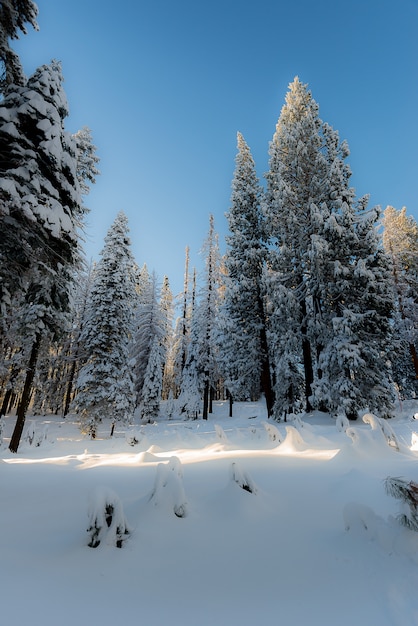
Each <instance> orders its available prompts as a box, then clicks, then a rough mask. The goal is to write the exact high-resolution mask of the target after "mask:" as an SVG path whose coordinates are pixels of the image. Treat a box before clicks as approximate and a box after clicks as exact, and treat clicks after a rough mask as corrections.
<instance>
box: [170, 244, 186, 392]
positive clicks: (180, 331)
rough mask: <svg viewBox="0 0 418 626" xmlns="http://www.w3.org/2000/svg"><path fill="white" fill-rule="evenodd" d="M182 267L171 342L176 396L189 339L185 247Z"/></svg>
mask: <svg viewBox="0 0 418 626" xmlns="http://www.w3.org/2000/svg"><path fill="white" fill-rule="evenodd" d="M185 257H186V258H185V268H184V286H183V292H182V294H181V315H180V316H179V317H178V318H177V320H176V324H175V328H174V336H173V344H172V366H173V377H172V378H173V395H174V397H178V394H179V392H180V386H181V378H182V373H183V369H184V367H185V365H186V361H187V352H188V344H189V340H190V306H189V298H190V293H189V262H190V250H189V247H188V246H187V247H186V255H185Z"/></svg>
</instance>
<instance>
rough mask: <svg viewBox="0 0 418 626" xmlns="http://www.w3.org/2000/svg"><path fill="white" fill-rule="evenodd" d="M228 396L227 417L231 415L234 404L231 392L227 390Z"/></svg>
mask: <svg viewBox="0 0 418 626" xmlns="http://www.w3.org/2000/svg"><path fill="white" fill-rule="evenodd" d="M228 396H229V417H232V406H233V404H234V400H233V398H232V393H230V392H228Z"/></svg>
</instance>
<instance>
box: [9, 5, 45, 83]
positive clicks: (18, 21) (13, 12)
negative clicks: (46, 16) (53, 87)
mask: <svg viewBox="0 0 418 626" xmlns="http://www.w3.org/2000/svg"><path fill="white" fill-rule="evenodd" d="M37 15H38V7H37V6H36V4H35V2H32V0H2V2H1V3H0V91H3V92H4V91H5V89H6V88H7V86H8V85H11V84H14V85H23V84H24V83H25V77H24V73H23V69H22V65H21V63H20V59H19V56H18V55H17V54H16V52H14V51H13V50H12V49H11V47H10V40H11V39H18V38H19V32H21V33H23V34H26V32H27V30H26V24H30V25H31V26H33V28H34V29H35V30H38V24H37V21H36V18H37Z"/></svg>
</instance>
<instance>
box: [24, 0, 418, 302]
mask: <svg viewBox="0 0 418 626" xmlns="http://www.w3.org/2000/svg"><path fill="white" fill-rule="evenodd" d="M37 4H38V7H39V16H38V22H39V26H40V31H39V32H35V31H33V30H32V29H30V31H29V34H28V35H26V36H22V37H21V39H20V40H19V41H18V42H15V43H14V49H15V50H16V51H17V52H18V53H19V54H20V56H21V59H22V62H23V66H24V69H25V72H26V74H28V75H29V74H31V73H32V72H33V71H34V70H35V68H36V67H37V66H39V65H41V64H44V63H49V61H50V60H51V59H53V58H55V59H58V60H60V61H61V62H62V65H63V73H64V77H65V85H64V86H65V90H66V93H67V97H68V101H69V105H70V112H71V113H70V117H69V118H68V119H67V124H66V127H67V130H69V131H71V132H75V131H77V130H78V129H79V128H81V127H82V126H88V127H90V128H91V130H92V133H93V138H94V142H95V144H96V145H97V148H98V155H99V156H100V158H101V162H100V165H99V167H100V170H101V176H100V177H99V178H98V181H97V184H96V185H95V187H94V188H93V190H92V192H91V194H90V196H89V197H88V198H87V205H88V206H89V207H90V209H91V213H90V215H89V218H88V228H87V242H86V246H85V247H86V252H87V256H88V257H89V258H91V257H94V258H97V257H98V253H99V252H100V250H101V248H102V246H103V238H104V236H105V234H106V232H107V229H108V228H109V226H110V224H111V223H112V222H113V220H114V218H115V216H116V214H117V212H118V211H119V210H121V209H122V210H123V211H125V213H126V214H127V216H128V219H129V224H130V229H131V239H132V249H133V252H134V255H135V258H136V260H137V262H138V263H139V264H140V265H142V264H143V263H144V262H146V263H147V265H148V267H149V269H150V270H153V269H154V270H155V271H156V272H157V274H158V277H159V278H160V279H162V278H163V276H164V274H167V275H168V277H169V279H170V283H171V285H172V289H173V291H174V292H178V291H180V290H181V288H182V283H183V271H184V250H185V247H186V245H189V246H190V250H191V263H192V265H197V266H200V265H201V257H200V256H199V250H200V248H201V246H202V243H203V241H204V239H205V237H206V235H207V231H208V226H209V214H210V213H213V214H214V217H215V227H216V229H217V231H218V232H219V235H220V241H221V245H222V247H223V240H224V235H225V233H226V232H227V224H226V219H225V217H224V214H225V211H227V210H228V208H229V199H230V193H231V179H232V176H233V172H234V167H235V161H234V159H235V155H236V133H237V131H240V132H241V133H242V134H243V135H244V137H245V139H246V141H247V143H248V144H249V146H250V149H251V151H252V154H253V157H254V159H255V162H256V166H257V171H258V175H259V177H260V179H262V177H263V174H264V172H266V170H267V169H268V146H269V142H270V140H271V138H272V136H273V133H274V130H275V124H276V122H277V119H278V116H279V114H280V110H281V107H282V105H283V103H284V98H285V94H286V91H287V87H288V84H289V83H290V82H291V81H292V80H293V78H294V76H295V75H298V76H299V78H300V79H301V80H302V81H303V82H305V83H308V84H309V87H310V89H311V91H312V94H313V97H314V98H315V100H316V101H317V102H318V104H319V107H320V116H321V118H322V119H323V120H324V121H326V122H328V123H329V124H331V125H332V126H333V127H334V128H335V129H337V130H338V131H339V132H340V136H341V138H342V139H346V140H347V141H348V143H349V146H350V150H351V156H350V164H351V167H352V170H353V178H352V182H353V185H354V186H355V188H356V190H357V194H358V195H362V194H364V193H369V194H370V195H371V200H370V203H371V204H372V205H374V204H380V205H381V206H382V207H383V208H385V207H386V205H388V204H391V205H393V206H395V207H396V208H398V209H400V208H402V206H406V207H407V210H408V213H410V214H412V215H414V217H415V218H416V219H418V169H417V168H418V156H417V148H418V124H417V112H418V70H417V64H418V35H417V33H418V1H417V0H396V1H395V0H391V1H388V0H315V1H314V0H287V1H286V2H283V1H282V0H257V1H256V0H252V1H249V0H212V1H211V2H198V1H196V0H193V1H192V0H177V1H173V0H148V1H146V0H125V1H124V2H121V3H119V4H118V3H115V2H109V1H107V0H38V2H37Z"/></svg>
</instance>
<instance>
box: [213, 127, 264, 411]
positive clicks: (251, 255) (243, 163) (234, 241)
mask: <svg viewBox="0 0 418 626" xmlns="http://www.w3.org/2000/svg"><path fill="white" fill-rule="evenodd" d="M237 144H238V153H237V157H236V167H235V172H234V178H233V181H232V195H231V207H230V209H229V212H228V213H227V214H226V217H227V219H228V226H229V235H228V236H227V237H226V242H227V251H226V255H225V259H224V263H225V268H226V277H225V293H224V299H223V303H222V306H221V311H220V316H219V318H220V327H221V329H220V336H219V342H220V348H219V352H220V359H221V367H222V371H223V374H224V376H225V378H226V387H227V388H228V389H229V391H230V393H231V394H232V396H233V397H234V398H235V399H236V400H245V399H248V398H251V399H252V400H255V399H258V398H259V396H260V391H261V390H262V391H263V392H264V394H265V398H266V403H267V410H268V413H269V414H271V411H272V405H273V394H272V385H271V376H270V364H269V356H268V349H267V340H266V317H265V313H264V306H263V295H262V275H263V262H264V258H265V252H266V250H265V246H264V245H263V239H264V234H263V224H262V215H261V199H262V189H261V187H260V184H259V181H258V178H257V175H256V171H255V164H254V160H253V158H252V155H251V152H250V149H249V147H248V145H247V144H246V142H245V140H244V137H243V136H242V135H241V133H238V135H237Z"/></svg>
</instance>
